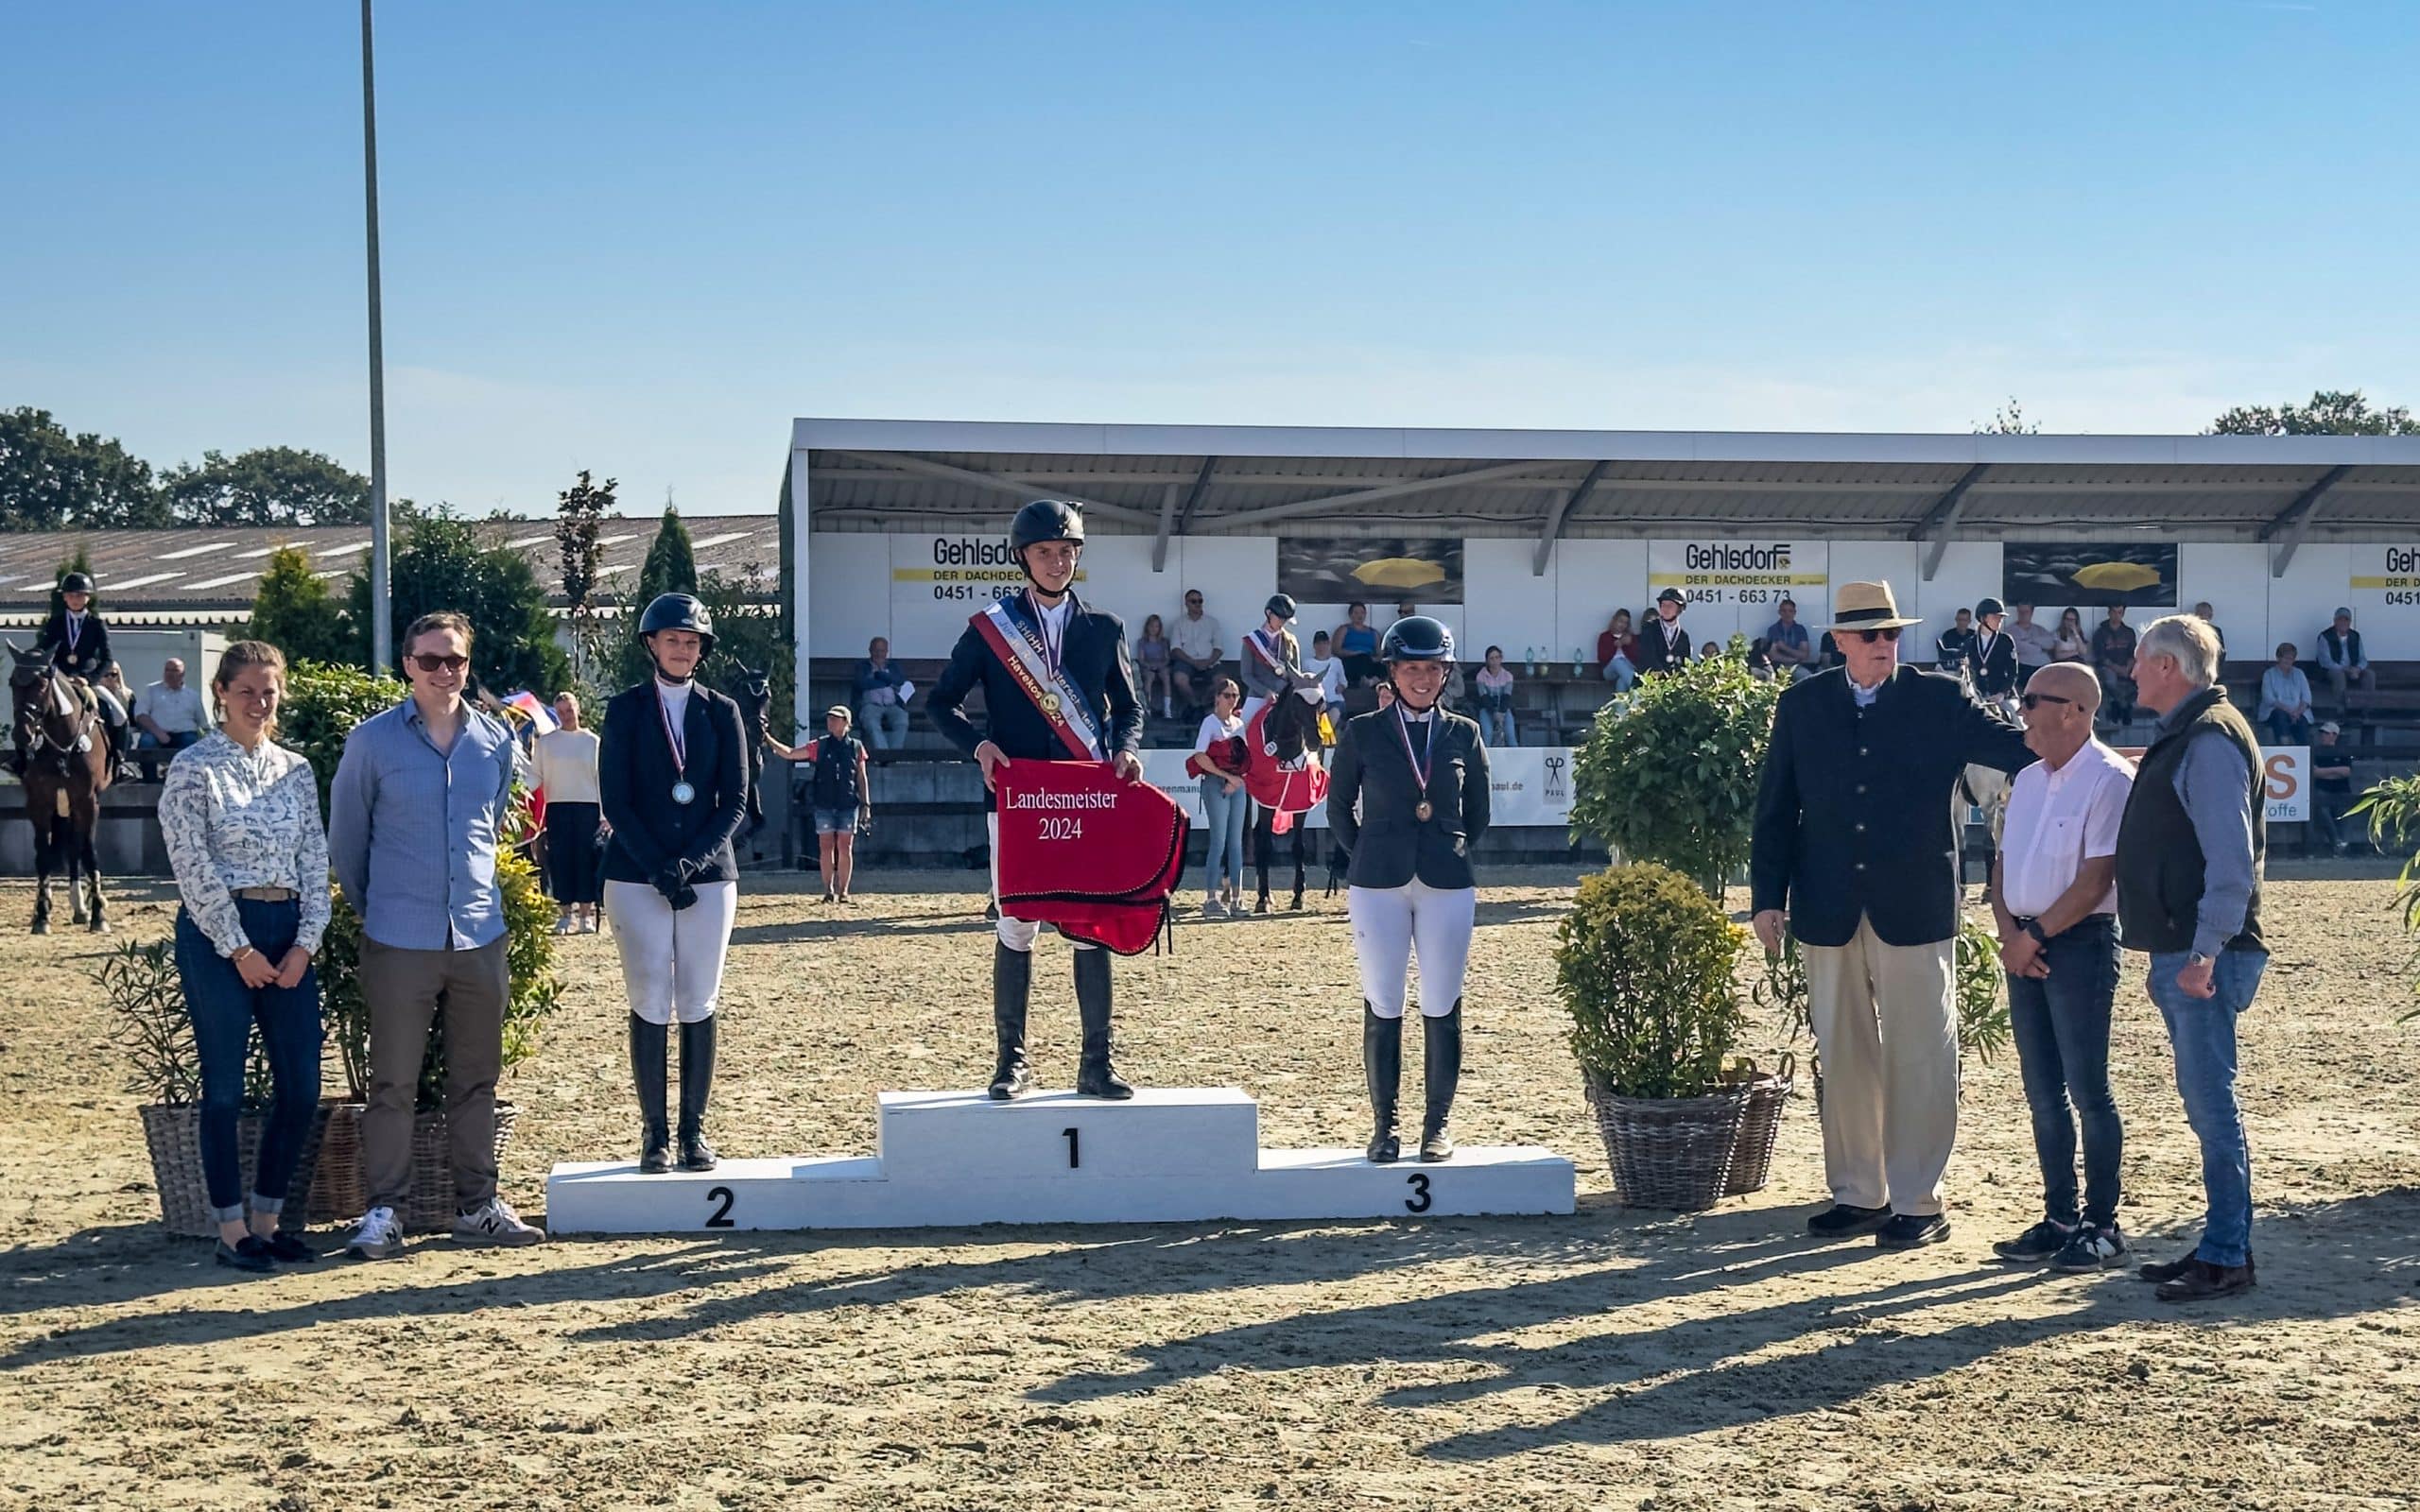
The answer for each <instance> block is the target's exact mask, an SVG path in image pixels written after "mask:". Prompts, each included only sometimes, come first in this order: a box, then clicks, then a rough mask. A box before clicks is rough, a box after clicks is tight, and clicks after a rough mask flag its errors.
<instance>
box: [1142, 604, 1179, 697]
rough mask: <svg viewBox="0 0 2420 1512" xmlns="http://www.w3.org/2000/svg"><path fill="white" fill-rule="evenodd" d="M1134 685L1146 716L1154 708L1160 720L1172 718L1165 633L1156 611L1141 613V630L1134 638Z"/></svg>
mask: <svg viewBox="0 0 2420 1512" xmlns="http://www.w3.org/2000/svg"><path fill="white" fill-rule="evenodd" d="M1134 684H1135V687H1134V696H1136V697H1137V698H1140V699H1141V700H1142V701H1143V713H1144V714H1145V715H1146V716H1149V715H1150V713H1151V712H1152V711H1153V710H1157V711H1159V715H1160V717H1161V718H1163V719H1173V718H1175V717H1176V706H1175V703H1174V699H1173V693H1172V690H1173V687H1174V684H1172V683H1170V682H1169V681H1168V632H1167V627H1166V626H1164V625H1163V624H1161V623H1160V617H1159V616H1158V615H1157V614H1146V615H1144V616H1143V629H1142V633H1140V634H1138V635H1136V636H1135V637H1134ZM1155 700H1156V701H1155Z"/></svg>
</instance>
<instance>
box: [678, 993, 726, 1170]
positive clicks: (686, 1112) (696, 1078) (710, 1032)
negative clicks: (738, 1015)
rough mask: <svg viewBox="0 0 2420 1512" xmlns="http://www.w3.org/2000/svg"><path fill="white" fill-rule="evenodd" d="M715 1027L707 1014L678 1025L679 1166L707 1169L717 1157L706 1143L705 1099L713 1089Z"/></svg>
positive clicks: (682, 1167)
mask: <svg viewBox="0 0 2420 1512" xmlns="http://www.w3.org/2000/svg"><path fill="white" fill-rule="evenodd" d="M717 1027H718V1025H717V1022H716V1019H715V1016H714V1015H713V1014H711V1013H710V1014H707V1015H706V1016H705V1017H704V1018H702V1019H700V1020H699V1021H698V1022H695V1023H684V1024H683V1025H682V1026H681V1169H682V1170H683V1171H711V1170H713V1169H714V1168H715V1166H716V1164H717V1161H718V1160H719V1157H717V1155H716V1154H715V1147H714V1146H713V1145H711V1144H709V1143H706V1102H707V1100H708V1099H709V1098H711V1097H712V1096H713V1095H714V1090H715V1038H716V1030H717Z"/></svg>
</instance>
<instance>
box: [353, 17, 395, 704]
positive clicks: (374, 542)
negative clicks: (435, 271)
mask: <svg viewBox="0 0 2420 1512" xmlns="http://www.w3.org/2000/svg"><path fill="white" fill-rule="evenodd" d="M361 162H362V195H363V201H364V203H365V205H366V206H367V208H368V215H369V231H370V670H371V671H372V672H373V673H382V672H392V671H393V670H394V669H395V627H394V622H393V614H392V612H391V611H390V610H389V606H388V597H387V595H388V583H389V578H390V576H391V570H390V568H391V560H392V558H391V556H390V552H389V542H388V535H387V347H386V336H385V334H384V330H383V320H382V317H381V312H380V309H379V298H378V92H377V86H376V83H375V80H374V78H373V76H372V68H371V60H370V0H361Z"/></svg>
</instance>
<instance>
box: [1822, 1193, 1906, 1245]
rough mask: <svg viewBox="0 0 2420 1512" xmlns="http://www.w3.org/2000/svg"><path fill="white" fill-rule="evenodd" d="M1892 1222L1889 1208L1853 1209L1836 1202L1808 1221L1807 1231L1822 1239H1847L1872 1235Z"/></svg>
mask: <svg viewBox="0 0 2420 1512" xmlns="http://www.w3.org/2000/svg"><path fill="white" fill-rule="evenodd" d="M1890 1221H1891V1210H1890V1209H1888V1208H1853V1207H1851V1206H1849V1205H1848V1204H1847V1203H1845V1202H1836V1203H1834V1204H1832V1205H1831V1206H1830V1207H1829V1208H1826V1209H1824V1211H1822V1212H1819V1213H1817V1214H1816V1215H1815V1216H1814V1217H1812V1218H1809V1219H1807V1220H1806V1231H1807V1232H1808V1233H1810V1234H1814V1235H1815V1236H1817V1237H1818V1238H1822V1239H1846V1238H1848V1237H1849V1236H1850V1235H1852V1234H1870V1233H1872V1232H1874V1230H1876V1229H1879V1228H1881V1227H1882V1226H1883V1225H1884V1224H1886V1223H1889V1222H1890Z"/></svg>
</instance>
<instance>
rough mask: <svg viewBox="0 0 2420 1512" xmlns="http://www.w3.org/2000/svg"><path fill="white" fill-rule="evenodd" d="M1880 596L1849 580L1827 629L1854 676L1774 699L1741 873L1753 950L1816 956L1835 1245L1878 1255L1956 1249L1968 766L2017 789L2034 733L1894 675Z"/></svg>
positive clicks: (1941, 682)
mask: <svg viewBox="0 0 2420 1512" xmlns="http://www.w3.org/2000/svg"><path fill="white" fill-rule="evenodd" d="M1916 623H1918V621H1917V620H1915V619H1914V618H1912V617H1910V616H1908V615H1903V614H1901V613H1900V612H1899V607H1898V604H1897V602H1896V601H1895V600H1894V599H1893V597H1892V594H1891V585H1890V584H1888V583H1843V584H1841V587H1840V590H1839V593H1837V594H1836V595H1835V597H1834V599H1833V611H1832V623H1831V627H1830V628H1831V632H1832V637H1833V639H1834V641H1835V642H1836V644H1838V645H1839V646H1840V648H1841V654H1842V656H1843V657H1844V658H1845V664H1844V665H1842V666H1841V667H1839V668H1837V669H1835V670H1832V671H1829V672H1824V673H1821V674H1818V675H1817V676H1815V677H1812V678H1809V679H1806V681H1804V682H1802V683H1799V684H1798V685H1797V686H1795V687H1793V688H1791V689H1789V691H1788V692H1786V693H1784V694H1783V695H1782V696H1781V705H1780V710H1779V712H1778V713H1776V715H1775V716H1774V719H1773V734H1772V747H1771V748H1770V749H1769V750H1768V751H1767V752H1766V755H1765V768H1764V776H1763V780H1762V783H1761V785H1760V787H1759V789H1758V792H1757V795H1756V828H1755V845H1754V849H1753V851H1752V852H1751V858H1750V862H1749V881H1750V885H1751V889H1752V891H1753V894H1754V899H1755V930H1756V937H1757V939H1758V940H1760V941H1761V942H1762V943H1763V945H1764V947H1765V950H1766V951H1767V952H1768V953H1769V954H1773V953H1778V952H1779V951H1780V949H1781V946H1782V936H1783V932H1784V931H1785V930H1788V931H1789V932H1791V933H1794V934H1795V935H1796V936H1797V937H1798V942H1799V944H1800V946H1801V947H1802V948H1803V949H1804V951H1805V953H1806V987H1807V1005H1808V1008H1809V1010H1810V1012H1811V1014H1812V1017H1813V1019H1814V1023H1815V1041H1816V1048H1817V1051H1818V1052H1819V1053H1820V1054H1821V1055H1822V1057H1823V1060H1824V1108H1823V1118H1824V1177H1825V1179H1826V1180H1827V1182H1828V1183H1829V1185H1830V1187H1831V1189H1832V1201H1833V1206H1832V1207H1831V1208H1830V1209H1829V1210H1828V1211H1824V1212H1821V1213H1818V1214H1817V1215H1816V1216H1814V1217H1813V1218H1810V1219H1808V1220H1807V1225H1806V1227H1807V1229H1808V1231H1809V1232H1812V1233H1815V1234H1819V1235H1822V1236H1824V1237H1826V1238H1839V1237H1844V1236H1847V1235H1851V1234H1861V1233H1872V1234H1873V1235H1874V1236H1875V1240H1876V1243H1877V1244H1879V1245H1881V1246H1883V1247H1885V1248H1901V1249H1904V1248H1913V1247H1915V1246H1919V1245H1931V1244H1939V1243H1940V1242H1941V1241H1942V1240H1945V1239H1946V1238H1948V1237H1949V1220H1948V1219H1947V1218H1946V1217H1945V1216H1944V1215H1943V1212H1942V1200H1941V1178H1942V1173H1943V1172H1944V1171H1945V1169H1947V1167H1948V1164H1949V1151H1950V1146H1951V1144H1952V1143H1954V1142H1955V1140H1956V1137H1957V1132H1958V1032H1957V1022H1956V1018H1955V1015H1954V1011H1953V1008H1952V1005H1951V980H1952V970H1951V969H1952V963H1953V957H1954V955H1955V953H1956V947H1957V936H1958V903H1959V885H1958V884H1959V877H1958V862H1957V856H1958V835H1957V833H1956V831H1955V828H1954V827H1953V825H1952V823H1951V817H1950V793H1951V790H1952V789H1953V788H1954V787H1955V786H1956V784H1957V782H1958V777H1959V773H1960V772H1961V771H1962V769H1964V767H1965V766H1966V765H1969V764H1970V763H1971V764H1973V765H1981V766H1995V767H1997V768H1999V769H2000V770H2001V771H2004V772H2014V771H2016V770H2018V769H2019V768H2021V767H2023V766H2024V765H2027V764H2028V763H2029V762H2031V761H2032V759H2033V756H2032V753H2031V751H2029V750H2027V749H2026V747H2025V733H2024V731H2023V730H2021V729H2019V728H2018V726H2017V725H2016V723H2015V722H2014V720H2012V719H2010V718H2009V717H2008V716H2007V715H2005V714H2003V713H2000V712H1999V711H1998V710H1996V709H1989V708H1986V707H1985V706H1984V705H1982V704H1981V703H1979V702H1977V701H1976V699H1975V698H1974V696H1972V695H1971V694H1970V693H1969V692H1968V691H1967V689H1966V686H1965V684H1964V683H1962V682H1961V681H1960V680H1959V679H1956V678H1951V677H1945V676H1943V675H1941V674H1939V673H1935V672H1921V671H1918V670H1917V669H1915V668H1913V667H1903V666H1900V665H1898V664H1897V662H1898V640H1899V634H1900V632H1901V631H1902V630H1904V629H1906V628H1907V627H1909V626H1910V625H1914V624H1916Z"/></svg>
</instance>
